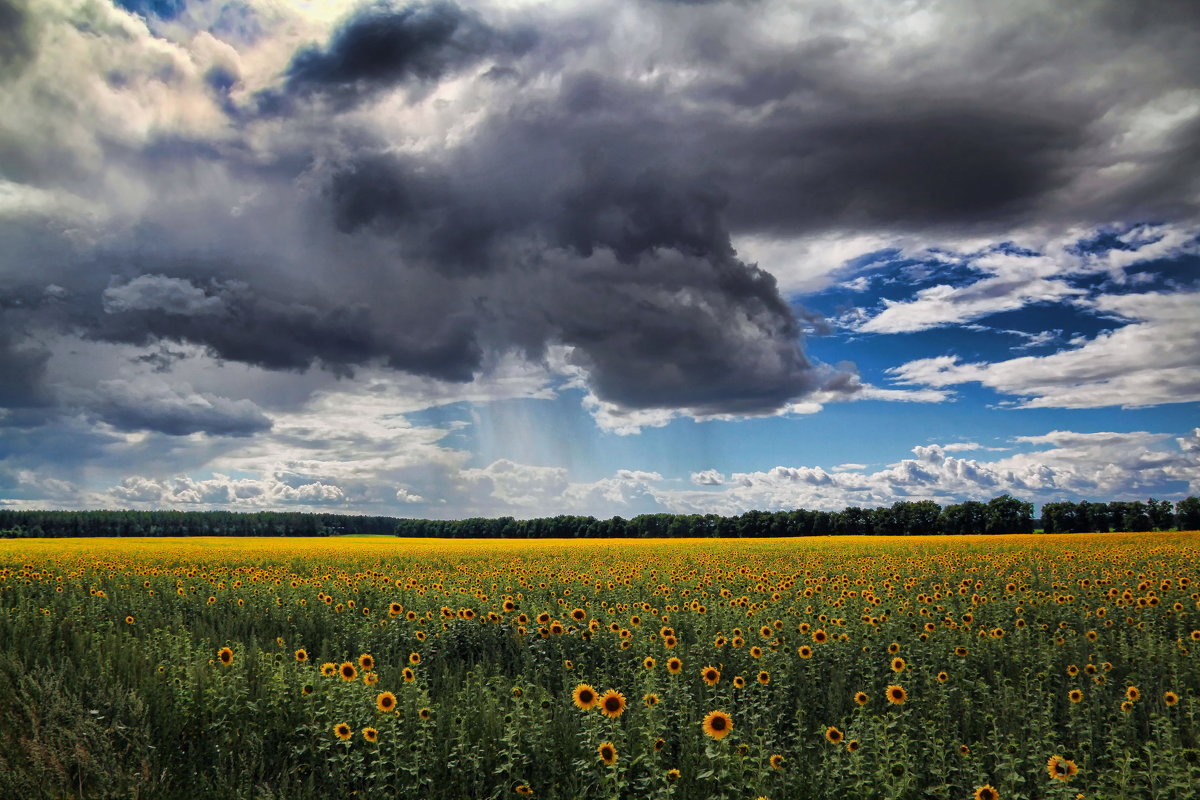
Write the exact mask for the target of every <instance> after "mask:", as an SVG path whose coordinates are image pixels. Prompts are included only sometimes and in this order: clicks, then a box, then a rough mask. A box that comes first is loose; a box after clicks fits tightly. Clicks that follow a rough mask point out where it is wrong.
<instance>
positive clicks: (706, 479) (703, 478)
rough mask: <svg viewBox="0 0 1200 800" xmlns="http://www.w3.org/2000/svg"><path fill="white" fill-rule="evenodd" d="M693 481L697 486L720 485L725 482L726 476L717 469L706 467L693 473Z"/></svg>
mask: <svg viewBox="0 0 1200 800" xmlns="http://www.w3.org/2000/svg"><path fill="white" fill-rule="evenodd" d="M692 483H694V484H696V485H697V486H720V485H721V484H723V483H725V476H724V475H722V474H721V473H720V472H717V471H716V470H715V469H706V470H703V471H701V472H693V473H692Z"/></svg>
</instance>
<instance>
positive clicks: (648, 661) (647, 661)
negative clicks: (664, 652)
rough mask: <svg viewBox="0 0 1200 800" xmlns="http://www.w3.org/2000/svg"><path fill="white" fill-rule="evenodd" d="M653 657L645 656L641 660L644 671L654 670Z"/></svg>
mask: <svg viewBox="0 0 1200 800" xmlns="http://www.w3.org/2000/svg"><path fill="white" fill-rule="evenodd" d="M654 663H655V662H654V656H646V657H645V658H644V659H642V666H643V667H645V668H646V669H654Z"/></svg>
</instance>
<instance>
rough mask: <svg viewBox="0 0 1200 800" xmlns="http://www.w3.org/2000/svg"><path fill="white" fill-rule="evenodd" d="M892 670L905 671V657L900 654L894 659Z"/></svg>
mask: <svg viewBox="0 0 1200 800" xmlns="http://www.w3.org/2000/svg"><path fill="white" fill-rule="evenodd" d="M892 672H904V659H903V658H900V656H896V657H895V658H893V659H892Z"/></svg>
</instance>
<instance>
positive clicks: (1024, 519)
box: [984, 494, 1033, 534]
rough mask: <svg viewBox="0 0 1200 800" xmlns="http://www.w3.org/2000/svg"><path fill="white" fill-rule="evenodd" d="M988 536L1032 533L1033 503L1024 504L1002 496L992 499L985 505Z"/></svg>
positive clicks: (1013, 498)
mask: <svg viewBox="0 0 1200 800" xmlns="http://www.w3.org/2000/svg"><path fill="white" fill-rule="evenodd" d="M984 532H985V533H989V534H1004V533H1032V532H1033V503H1026V502H1023V501H1021V500H1018V499H1016V498H1015V497H1012V496H1011V495H1007V494H1002V495H1000V496H999V497H993V498H992V499H991V500H989V501H988V504H987V527H986V529H985V530H984Z"/></svg>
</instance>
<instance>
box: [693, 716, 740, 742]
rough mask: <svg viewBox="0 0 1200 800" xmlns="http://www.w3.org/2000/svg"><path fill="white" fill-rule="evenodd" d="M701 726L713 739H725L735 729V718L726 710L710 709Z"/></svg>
mask: <svg viewBox="0 0 1200 800" xmlns="http://www.w3.org/2000/svg"><path fill="white" fill-rule="evenodd" d="M700 726H701V728H703V729H704V733H705V734H706V735H708V736H710V737H712V738H713V739H724V738H725V737H726V736H728V735H729V732H730V731H732V730H733V718H732V717H730V716H729V715H728V714H726V713H725V712H724V711H710V712H708V715H707V716H705V717H704V721H703V722H702V723H700Z"/></svg>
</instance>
